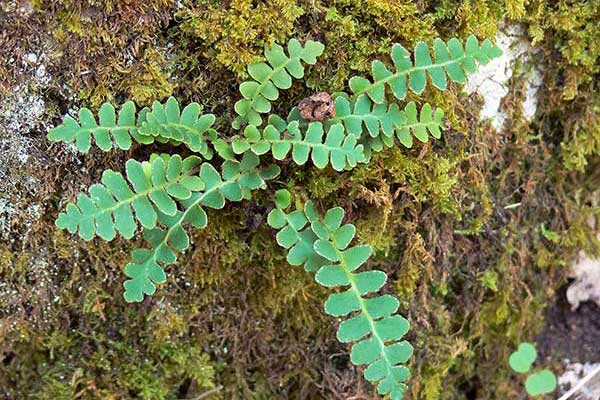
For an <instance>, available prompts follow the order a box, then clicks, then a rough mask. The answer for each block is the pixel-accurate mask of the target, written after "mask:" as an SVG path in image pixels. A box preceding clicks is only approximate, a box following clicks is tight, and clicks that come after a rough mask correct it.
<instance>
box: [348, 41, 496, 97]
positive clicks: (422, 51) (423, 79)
mask: <svg viewBox="0 0 600 400" xmlns="http://www.w3.org/2000/svg"><path fill="white" fill-rule="evenodd" d="M433 51H434V58H435V62H434V61H433V60H432V58H431V55H430V52H429V48H428V47H427V45H426V44H425V43H424V42H418V43H417V44H416V46H415V55H414V60H415V61H414V64H413V62H412V61H411V59H410V53H409V52H408V51H407V50H406V49H405V48H404V47H402V45H400V44H395V45H394V46H393V47H392V54H391V57H392V61H393V62H394V66H395V67H396V72H391V71H390V70H388V69H387V67H386V66H385V64H383V63H382V62H381V61H378V60H375V61H373V63H372V65H371V72H372V74H373V78H374V79H373V82H371V81H370V80H368V79H367V78H364V77H359V76H355V77H352V78H351V79H350V82H349V85H350V89H351V90H352V92H353V93H354V94H355V95H360V94H363V93H366V94H367V95H368V96H369V97H370V98H371V100H373V102H375V103H378V104H379V103H383V102H384V100H385V87H386V86H389V88H390V89H391V91H392V93H393V94H394V96H395V97H396V98H397V99H398V100H403V99H404V97H406V93H407V87H408V88H410V90H412V91H413V92H414V93H416V94H421V93H423V90H425V87H426V85H427V75H429V78H430V79H431V83H432V84H433V86H435V87H436V88H438V89H440V90H445V89H446V87H447V85H448V82H447V78H446V75H448V78H449V79H450V80H451V81H453V82H458V83H465V82H466V81H467V78H466V73H472V72H475V70H476V69H477V63H479V64H482V65H485V64H487V63H488V62H489V61H490V60H491V59H493V58H495V57H498V56H500V54H502V52H501V50H500V49H499V48H498V47H496V46H494V45H493V44H492V42H490V41H489V40H488V39H486V40H484V41H483V43H481V45H480V44H479V42H478V41H477V38H476V37H475V36H474V35H471V36H469V37H468V38H467V41H466V44H465V47H464V48H463V45H462V43H461V42H460V41H459V40H458V39H456V38H453V39H450V40H449V41H448V43H447V44H446V43H444V41H443V40H440V39H436V40H435V41H434V42H433ZM407 77H408V85H407V83H406V79H407Z"/></svg>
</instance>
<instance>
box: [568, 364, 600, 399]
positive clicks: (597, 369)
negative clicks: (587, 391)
mask: <svg viewBox="0 0 600 400" xmlns="http://www.w3.org/2000/svg"><path fill="white" fill-rule="evenodd" d="M598 372H600V365H598V366H597V367H596V369H594V370H593V371H592V372H590V373H589V374H587V375H586V376H585V377H584V378H583V379H582V380H580V381H579V382H577V385H575V386H574V387H573V388H572V389H571V390H569V391H568V392H567V393H565V394H563V395H562V396H561V397H560V398H559V399H558V400H567V399H568V398H570V397H571V396H573V395H574V394H575V393H576V392H577V391H578V390H579V389H581V388H582V387H583V386H584V385H585V384H586V383H587V382H588V381H589V380H590V379H592V378H593V377H594V375H596V374H597V373H598Z"/></svg>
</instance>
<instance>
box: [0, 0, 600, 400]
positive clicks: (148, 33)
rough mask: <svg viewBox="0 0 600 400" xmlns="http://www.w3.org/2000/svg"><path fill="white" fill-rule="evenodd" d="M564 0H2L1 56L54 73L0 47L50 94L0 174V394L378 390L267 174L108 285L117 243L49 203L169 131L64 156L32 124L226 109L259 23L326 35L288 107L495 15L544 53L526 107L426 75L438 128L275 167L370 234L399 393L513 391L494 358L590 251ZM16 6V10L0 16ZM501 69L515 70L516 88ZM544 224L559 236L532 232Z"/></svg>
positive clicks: (125, 246)
mask: <svg viewBox="0 0 600 400" xmlns="http://www.w3.org/2000/svg"><path fill="white" fill-rule="evenodd" d="M571 3H572V2H570V1H566V0H559V1H553V2H550V1H537V2H525V1H520V0H510V1H506V2H505V1H493V0H490V1H486V0H464V1H446V0H442V1H420V2H408V1H406V2H398V1H392V0H331V1H326V2H321V3H319V2H316V3H315V2H299V1H298V2H296V1H279V0H273V1H271V0H269V1H260V2H258V1H252V0H233V1H230V2H227V3H218V2H211V1H204V0H203V1H199V2H186V1H183V2H176V1H168V0H153V1H146V2H141V1H129V2H117V1H93V0H87V1H82V2H79V1H66V0H63V1H58V2H55V1H43V0H38V1H34V2H31V4H28V5H27V6H26V7H25V6H20V5H18V4H17V2H16V1H15V2H7V3H6V4H3V5H2V6H0V10H1V14H4V15H0V16H1V17H2V18H0V21H4V22H0V26H1V27H2V31H3V32H4V34H3V35H2V36H0V54H1V55H2V56H3V59H6V60H9V59H11V58H13V59H15V60H18V58H19V57H20V54H19V53H18V51H20V50H18V49H20V48H23V49H29V51H31V52H35V53H36V54H42V53H43V54H44V57H45V58H44V63H45V66H46V69H47V70H48V71H49V72H50V76H51V80H50V81H49V82H45V83H39V82H37V81H36V82H33V83H31V82H28V81H27V79H28V78H27V77H28V76H29V75H27V74H28V73H30V72H31V71H32V70H30V69H27V68H21V67H17V64H16V62H15V63H12V64H4V65H0V78H1V79H0V80H1V81H3V82H9V83H8V84H3V86H2V90H3V91H4V92H6V93H11V92H13V91H14V90H16V89H15V88H16V87H17V86H19V87H23V85H25V86H27V85H29V86H28V87H30V89H29V90H34V88H35V87H36V85H38V88H39V87H41V86H43V90H40V91H39V95H40V96H42V97H43V99H44V101H45V104H46V111H45V114H44V115H43V116H42V117H40V121H39V122H40V123H39V126H36V127H33V128H28V130H27V132H14V133H13V132H11V133H12V134H14V135H15V134H16V135H25V134H30V136H31V137H32V139H31V143H32V146H33V147H34V148H35V149H37V150H38V151H37V152H34V153H32V154H34V155H33V156H32V157H31V158H30V160H29V162H28V163H27V164H26V165H25V166H23V168H20V169H19V171H18V173H19V174H20V175H19V176H18V177H16V176H9V177H8V178H5V177H1V179H2V180H3V182H2V183H3V184H6V187H7V190H6V193H8V196H7V198H8V200H7V201H10V202H11V203H12V204H13V206H14V207H13V208H14V209H15V210H17V213H16V216H11V217H10V223H9V224H7V225H6V226H7V227H8V229H9V230H8V231H7V232H8V233H10V238H11V239H10V240H3V242H2V243H0V282H1V285H0V349H1V353H0V359H1V360H2V362H0V388H1V389H0V397H7V398H41V399H44V398H55V399H71V398H74V397H76V396H79V398H86V399H87V398H89V399H95V398H98V399H100V398H102V399H106V398H143V399H175V398H193V397H195V396H202V395H204V394H207V396H209V397H205V398H214V399H217V398H222V399H236V398H239V399H248V398H256V399H262V398H298V399H300V398H310V399H318V398H333V396H334V395H335V396H338V397H340V396H341V397H350V396H353V395H357V394H358V395H362V396H364V397H365V398H376V397H375V393H374V390H373V389H372V388H371V387H370V386H369V385H368V384H367V383H366V382H364V381H363V379H362V377H361V374H360V373H357V371H356V369H355V368H354V367H353V366H352V365H351V363H350V361H349V358H348V355H347V354H348V349H347V348H346V347H345V346H343V345H341V344H339V343H338V342H337V341H336V339H335V327H336V322H335V321H333V320H331V319H330V318H328V317H326V316H325V315H324V313H323V312H322V306H321V304H322V303H323V300H324V299H325V296H326V292H325V291H324V290H322V289H320V288H319V286H318V285H317V284H316V283H315V282H313V281H312V278H311V277H310V276H309V275H307V274H305V273H304V272H303V271H301V270H300V269H297V268H293V267H290V266H289V265H287V264H286V262H285V255H284V254H283V252H282V251H281V250H280V249H278V248H277V246H276V243H275V241H274V238H273V232H272V231H271V230H270V229H269V228H268V227H267V226H266V222H265V220H266V215H267V212H268V207H269V199H268V198H267V196H266V195H264V197H258V198H257V199H255V201H254V202H248V203H242V204H241V205H238V206H227V207H226V208H225V210H221V211H220V212H214V213H210V215H209V220H210V221H211V222H210V224H209V226H208V227H207V228H206V229H205V230H202V231H199V232H196V233H194V234H193V238H192V239H193V243H194V246H193V248H192V249H190V250H189V251H188V252H187V253H186V254H185V255H184V256H183V258H182V259H181V260H180V261H179V263H178V264H177V265H176V266H172V267H170V268H169V280H168V282H167V284H166V285H164V286H163V287H161V288H160V290H159V292H158V293H157V294H156V295H155V296H154V297H152V298H149V299H147V300H146V301H144V302H143V303H141V304H134V305H131V304H127V303H125V302H124V301H123V300H122V296H121V283H122V279H123V278H122V273H121V269H122V267H123V265H125V263H126V260H127V258H128V255H129V253H128V251H129V249H131V247H132V246H133V245H132V243H128V242H125V241H122V240H113V241H112V242H110V243H104V242H100V241H95V240H94V241H91V242H87V243H86V242H83V241H81V240H79V239H77V238H75V237H71V236H68V235H65V234H64V233H63V232H61V231H58V230H56V229H55V227H54V225H53V221H54V220H55V218H56V215H57V212H58V210H59V209H60V208H62V205H63V204H64V203H65V202H66V201H67V200H72V199H73V198H74V197H75V195H76V193H77V192H79V190H80V189H81V188H82V187H85V186H89V184H91V183H92V182H96V181H98V180H99V177H100V174H101V172H102V171H103V170H104V169H106V168H112V169H117V170H118V169H120V168H122V166H123V164H124V163H123V161H124V160H125V159H127V158H132V157H133V158H136V159H140V160H141V159H145V158H147V156H148V155H149V152H150V151H165V150H168V147H165V146H162V147H161V146H157V147H153V148H152V149H147V148H142V147H133V148H132V149H131V150H130V151H128V152H126V153H118V152H115V153H114V154H113V153H110V154H109V155H108V156H106V155H105V153H101V152H99V151H94V150H93V151H91V152H90V153H89V154H88V155H86V156H81V157H79V156H75V155H73V154H72V153H70V152H69V151H68V150H67V149H65V148H61V147H59V146H56V145H55V146H51V147H49V144H48V143H47V142H46V141H45V140H44V139H42V138H43V133H44V132H43V130H44V128H45V127H48V126H51V125H53V124H55V123H56V122H57V121H58V120H59V117H60V116H61V115H62V114H64V113H65V112H66V111H67V109H68V108H71V107H75V106H83V105H85V106H88V107H90V108H95V107H98V105H99V104H100V103H102V102H104V101H112V102H114V103H117V102H122V101H123V100H125V99H128V98H134V100H136V101H137V102H138V104H139V105H140V106H143V105H147V104H149V103H150V102H151V101H153V100H155V99H159V100H163V99H164V98H165V97H167V96H169V95H174V96H176V97H177V98H179V99H180V100H181V102H182V103H185V102H186V101H188V100H190V101H191V100H194V101H198V102H200V103H202V104H203V105H204V106H205V108H206V109H207V110H209V111H211V112H214V113H215V114H216V115H223V116H224V117H225V118H223V120H220V121H219V120H218V121H217V125H219V124H221V126H226V124H227V121H228V120H231V118H230V117H232V116H233V115H234V112H233V104H234V102H235V100H237V97H238V93H237V85H238V84H239V82H241V81H242V80H243V79H244V78H245V70H244V66H245V64H246V63H248V62H250V61H255V60H258V59H259V58H260V55H261V52H262V48H263V47H264V45H265V44H269V43H272V42H274V41H278V42H284V41H286V40H287V39H289V38H290V37H296V38H298V39H299V40H302V41H304V40H307V39H318V40H320V41H322V42H324V43H325V45H326V48H327V50H326V52H325V53H324V55H323V57H322V58H321V59H320V60H319V62H318V63H317V64H316V65H315V66H312V67H310V68H308V69H307V79H306V81H307V85H308V87H309V88H306V87H305V85H303V84H302V83H295V84H294V85H293V87H292V88H291V90H289V91H287V92H286V93H285V94H283V95H282V98H281V102H280V104H281V108H280V109H279V110H276V111H278V112H279V111H281V112H282V113H283V112H284V111H285V110H288V109H289V108H290V106H292V105H295V104H297V103H298V101H299V100H301V99H302V98H304V97H306V96H307V95H310V94H312V93H313V92H314V91H317V90H325V91H334V90H339V89H341V88H343V86H344V85H345V83H346V81H347V79H348V78H349V77H350V76H351V74H357V73H361V72H364V71H366V70H368V68H369V66H370V62H371V60H372V59H374V58H375V57H377V58H385V55H386V54H387V53H388V52H389V50H390V48H391V45H392V44H393V43H395V42H400V43H402V44H403V45H405V46H406V47H410V46H412V45H414V43H415V42H416V41H417V40H425V41H431V40H432V39H433V38H435V37H437V36H440V37H443V38H448V37H451V36H459V37H466V36H467V35H468V34H470V33H475V34H476V35H478V36H479V37H481V38H483V37H488V36H492V37H493V36H494V35H495V33H496V32H497V30H498V26H499V24H501V23H503V22H504V21H505V20H504V18H505V15H506V16H507V18H508V21H509V23H516V24H523V25H525V26H526V27H527V29H528V32H529V35H530V36H531V38H532V39H533V40H535V42H536V43H537V45H538V46H539V47H540V49H541V51H542V52H543V55H544V57H543V60H542V66H543V68H544V71H545V72H544V85H543V87H542V89H541V91H540V94H539V96H540V99H543V100H541V101H540V104H539V108H538V112H537V114H536V119H535V120H534V121H533V122H531V123H529V122H527V121H524V120H523V117H522V115H521V113H520V112H519V111H518V107H516V106H515V107H512V108H510V112H509V115H508V116H507V125H506V126H505V130H504V131H503V132H501V133H499V132H497V131H495V130H494V129H493V128H492V127H491V125H490V124H489V123H479V122H478V119H479V118H478V116H479V108H480V106H481V102H480V100H479V99H477V98H475V97H474V96H467V95H466V94H465V93H463V92H461V91H460V89H459V88H458V87H454V86H453V87H451V88H450V89H449V91H447V92H445V93H444V94H443V95H440V93H439V92H436V91H435V90H434V89H428V90H427V91H426V92H425V93H424V98H423V100H424V101H429V102H431V103H433V104H437V105H438V106H440V107H442V108H443V109H444V110H445V111H446V113H447V115H448V121H449V125H451V126H452V128H451V129H449V130H447V131H446V132H445V134H444V136H443V138H442V140H441V141H436V142H434V143H428V144H422V145H418V146H415V148H414V149H412V150H405V149H399V148H398V149H389V150H388V151H385V152H382V153H380V154H378V155H376V156H375V157H374V159H373V160H372V162H371V163H370V164H368V165H364V166H361V167H360V168H357V169H355V170H354V171H352V172H349V173H345V174H344V176H343V177H342V176H340V175H338V174H335V173H333V172H331V171H330V172H322V171H317V170H316V169H311V168H299V167H294V166H289V167H288V168H287V169H286V171H285V176H284V179H285V182H287V184H288V189H290V190H293V191H294V192H295V193H298V194H300V195H302V196H306V197H310V198H313V199H314V200H315V201H316V203H317V205H318V206H319V207H322V208H325V207H330V206H332V205H340V206H342V207H344V208H345V209H346V211H347V212H348V214H350V215H351V218H352V219H353V221H354V223H355V224H356V226H357V229H358V232H357V234H358V237H359V238H360V239H361V240H362V241H364V242H367V243H369V244H371V245H372V246H373V247H374V248H375V249H376V254H375V257H373V259H372V260H371V261H370V262H371V263H372V264H373V265H374V266H377V267H378V268H380V269H382V270H385V271H386V272H387V273H388V274H389V275H390V276H391V278H392V279H393V280H394V284H393V285H388V290H390V291H392V290H393V291H395V292H396V294H397V295H398V296H399V297H400V298H401V300H402V306H401V307H402V310H401V311H402V313H403V314H404V315H406V316H407V318H408V319H409V320H411V324H412V327H411V331H410V333H409V339H410V340H411V342H412V343H413V344H414V347H415V349H416V352H415V357H414V358H413V359H412V361H411V363H412V364H411V369H412V374H413V378H412V379H411V386H410V390H409V395H408V396H407V398H413V399H465V398H468V397H467V393H470V396H472V395H474V396H475V397H476V398H481V399H496V398H498V399H499V398H514V397H516V396H517V393H522V388H521V386H520V383H519V382H518V381H517V380H516V379H515V378H514V377H513V376H512V375H511V373H510V369H509V366H508V361H507V360H508V357H509V355H510V353H511V352H512V351H513V349H514V348H515V347H516V345H517V344H518V343H520V342H521V341H524V340H533V339H534V335H535V333H536V332H537V331H539V329H540V328H541V326H542V323H543V314H544V309H545V308H546V307H547V305H548V304H549V301H551V299H552V296H553V294H554V291H555V289H556V288H558V287H559V286H560V285H561V284H563V283H564V282H565V275H566V269H565V263H566V262H567V261H568V260H569V259H570V256H572V255H574V254H576V253H577V252H578V251H579V250H580V249H583V250H585V251H587V252H588V253H589V254H591V255H598V254H599V253H600V245H599V244H598V242H597V241H596V240H594V239H593V237H594V232H593V231H592V230H591V228H590V227H589V226H588V225H587V222H586V221H587V218H588V217H589V216H590V215H592V214H594V213H596V214H597V213H598V210H597V208H594V207H592V206H591V201H590V199H591V194H592V191H593V190H594V189H595V188H597V187H598V181H599V179H600V176H598V173H597V170H598V166H600V161H599V159H598V155H599V154H600V136H599V135H600V131H599V130H598V126H600V124H598V117H597V111H598V107H599V104H598V96H597V94H595V93H594V92H593V89H594V86H593V81H594V79H596V80H597V78H598V62H597V60H598V54H599V53H600V50H599V49H598V44H597V42H598V41H597V40H595V39H594V38H595V36H597V27H596V26H597V24H596V23H595V21H596V20H597V17H598V9H597V6H595V5H594V2H593V1H583V0H582V1H579V2H576V3H577V4H575V5H573V4H571ZM15 19H18V20H19V21H20V23H19V24H13V23H10V22H8V21H14V20H15ZM19 62H20V61H19ZM518 80H519V77H518V76H515V77H513V82H511V87H512V88H515V87H518V86H519V82H518ZM411 100H412V99H411ZM509 100H510V101H511V102H513V103H511V104H513V105H515V104H516V105H518V104H520V102H522V101H523V93H520V92H519V91H518V90H513V91H512V92H511V94H510V95H509ZM0 122H3V120H0ZM2 128H6V126H0V129H2ZM2 133H5V132H0V140H1V139H2V137H3V136H2ZM5 134H6V135H7V133H5ZM531 138H534V139H531ZM0 149H2V150H0V160H3V158H2V157H3V154H2V153H1V152H4V151H5V150H4V149H3V148H0ZM13 173H14V174H16V173H17V171H16V170H15V171H14V172H13ZM29 177H32V178H33V179H35V180H36V182H41V183H40V184H39V185H38V186H37V187H35V188H34V190H32V189H31V187H30V186H27V185H26V184H25V183H26V181H27V179H29ZM9 182H10V183H11V185H10V186H9V185H8V184H7V183H9ZM13 183H14V184H13ZM516 203H520V205H519V206H518V207H517V208H510V207H509V208H507V207H506V206H507V205H510V204H516ZM31 204H38V205H42V208H41V209H42V211H43V212H42V216H41V217H40V218H38V219H36V220H35V221H34V222H33V223H32V222H31V221H30V220H27V218H25V217H24V216H26V210H27V209H28V207H29V206H30V205H31ZM2 218H4V214H2V211H0V221H2ZM7 221H8V219H7ZM28 221H29V222H28ZM542 224H545V225H544V226H545V227H546V229H548V230H551V231H552V232H556V233H557V234H558V235H559V236H558V239H557V240H552V241H550V240H548V239H547V238H545V237H544V235H543V234H542V233H541V231H540V226H541V225H542Z"/></svg>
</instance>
